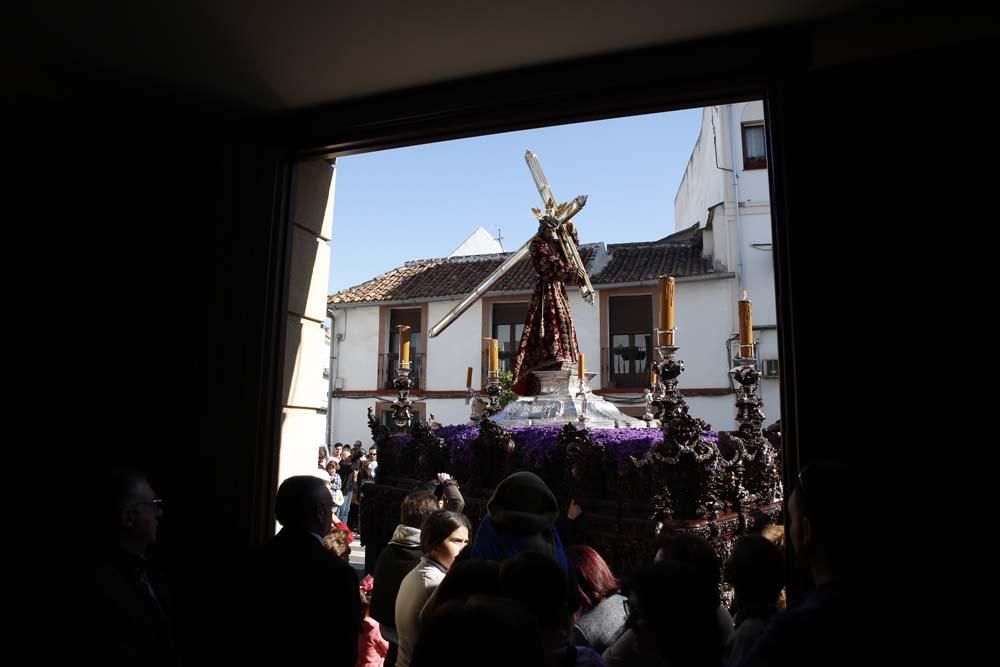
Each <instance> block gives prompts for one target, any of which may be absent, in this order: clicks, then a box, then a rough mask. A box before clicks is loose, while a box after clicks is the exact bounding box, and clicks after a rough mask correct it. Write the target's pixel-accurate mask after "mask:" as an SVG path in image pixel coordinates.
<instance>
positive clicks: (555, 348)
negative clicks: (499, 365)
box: [513, 229, 580, 396]
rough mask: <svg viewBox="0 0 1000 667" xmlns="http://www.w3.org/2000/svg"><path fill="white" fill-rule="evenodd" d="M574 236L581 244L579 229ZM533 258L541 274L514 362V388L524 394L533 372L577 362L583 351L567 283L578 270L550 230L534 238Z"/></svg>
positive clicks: (530, 383) (529, 389) (528, 391)
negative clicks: (570, 306) (570, 304)
mask: <svg viewBox="0 0 1000 667" xmlns="http://www.w3.org/2000/svg"><path fill="white" fill-rule="evenodd" d="M572 235H573V242H574V243H576V244H577V245H579V244H580V240H579V237H578V236H577V233H576V229H573V230H572ZM546 237H548V238H546ZM531 261H532V263H533V264H534V266H535V271H536V272H537V273H538V283H537V284H536V285H535V292H534V294H532V296H531V304H530V305H529V306H528V319H527V321H526V322H525V323H524V332H523V333H522V334H521V344H520V345H519V346H518V349H517V359H516V360H515V361H514V386H513V389H514V392H515V393H516V394H519V395H521V396H526V395H529V394H531V393H533V388H532V381H531V380H532V379H531V373H532V371H535V370H540V369H542V368H545V367H546V366H550V365H554V364H558V363H560V362H574V361H576V360H577V357H578V355H579V354H580V345H579V343H578V342H577V340H576V329H575V328H574V327H573V316H572V314H571V313H570V310H569V300H568V299H567V298H566V286H565V284H564V283H566V282H570V283H572V284H574V285H575V284H576V283H577V274H576V270H575V269H574V267H573V265H572V264H570V263H569V262H567V261H566V260H565V259H563V257H562V254H561V252H560V250H559V242H558V241H557V240H555V239H553V238H551V234H550V233H549V232H547V231H546V232H545V236H542V233H539V234H536V235H535V238H534V239H532V241H531Z"/></svg>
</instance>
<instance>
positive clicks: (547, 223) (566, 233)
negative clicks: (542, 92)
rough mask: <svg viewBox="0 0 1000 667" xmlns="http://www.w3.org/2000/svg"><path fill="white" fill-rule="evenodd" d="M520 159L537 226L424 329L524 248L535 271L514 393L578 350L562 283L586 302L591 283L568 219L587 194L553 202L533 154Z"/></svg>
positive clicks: (473, 296) (448, 319)
mask: <svg viewBox="0 0 1000 667" xmlns="http://www.w3.org/2000/svg"><path fill="white" fill-rule="evenodd" d="M524 159H525V161H526V162H527V163H528V169H530V170H531V176H532V178H533V179H534V180H535V186H536V187H537V188H538V194H539V195H540V196H541V197H542V203H543V204H544V206H545V208H544V211H543V210H542V209H537V208H533V209H531V211H532V213H534V214H535V217H536V218H538V232H537V233H536V234H535V235H534V236H533V237H532V238H531V239H530V240H529V241H528V242H527V243H525V244H524V245H523V246H521V248H519V249H518V250H517V252H514V253H512V254H511V255H510V256H509V257H508V258H507V259H506V260H505V261H504V262H503V263H502V264H500V266H498V267H497V268H496V269H494V270H493V272H492V273H490V275H488V276H487V277H486V278H485V279H484V280H483V281H482V282H481V283H480V284H479V285H478V286H477V287H476V288H475V289H474V290H473V291H472V292H471V293H470V294H469V295H468V296H466V297H465V298H464V299H463V300H462V301H460V302H459V303H458V304H457V305H456V306H455V307H454V308H452V309H451V310H450V311H449V312H448V313H447V314H446V315H445V316H444V317H443V318H441V321H440V322H438V323H437V324H435V325H434V326H433V327H431V328H430V331H429V332H428V333H429V335H430V337H431V338H433V337H435V336H437V335H438V334H440V333H441V332H442V331H444V330H445V329H446V328H447V327H448V325H450V324H451V323H452V322H454V321H455V320H456V319H457V318H458V317H459V316H460V315H461V314H462V313H464V312H465V311H466V310H467V309H468V308H469V306H471V305H472V304H473V303H474V302H475V301H476V300H477V299H479V298H480V297H481V296H482V295H483V294H484V293H485V292H486V290H487V289H489V288H490V287H491V286H492V285H493V284H494V283H496V281H497V280H499V279H500V277H501V276H503V275H504V274H505V273H506V272H507V271H508V270H510V269H511V268H512V267H513V266H514V265H516V264H517V263H518V262H520V261H521V260H522V259H524V258H525V257H526V256H528V255H529V254H530V255H531V261H532V263H533V264H534V267H535V271H536V272H537V273H538V284H537V285H536V286H535V292H534V295H533V296H532V298H531V305H530V306H529V308H528V319H527V322H525V324H524V333H523V334H522V335H521V343H520V345H519V346H518V351H517V358H516V361H515V362H514V386H513V390H514V393H516V394H519V395H521V396H530V395H533V394H536V393H538V391H537V387H535V386H534V384H535V383H534V382H533V378H532V373H533V372H534V371H540V370H546V369H558V368H563V365H564V364H567V365H572V364H576V363H577V358H578V356H579V354H580V345H579V343H578V342H577V339H576V330H575V329H574V327H573V316H572V314H571V313H570V308H569V300H568V299H567V297H566V283H570V284H572V285H578V286H579V287H580V292H581V294H582V296H583V298H584V300H586V301H587V302H589V303H593V302H594V288H593V286H592V285H591V284H590V277H589V276H588V275H587V270H586V268H585V267H584V264H583V260H582V259H581V258H580V251H579V250H578V246H579V245H580V239H579V237H578V236H577V233H576V229H575V228H574V227H573V222H572V218H573V216H575V215H576V214H577V213H579V212H580V211H581V210H582V209H583V207H584V205H586V203H587V196H586V195H580V196H579V197H576V198H575V199H571V200H570V201H568V202H564V203H562V204H558V205H557V204H556V200H555V197H554V196H553V195H552V189H551V188H550V187H549V183H548V181H547V180H546V179H545V174H544V173H542V166H541V165H540V164H539V163H538V158H537V157H536V156H535V154H534V153H532V152H531V151H527V152H526V153H525V156H524Z"/></svg>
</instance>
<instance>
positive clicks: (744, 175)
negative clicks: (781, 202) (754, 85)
mask: <svg viewBox="0 0 1000 667" xmlns="http://www.w3.org/2000/svg"><path fill="white" fill-rule="evenodd" d="M732 106H733V137H734V138H735V140H736V142H735V148H736V170H737V171H738V172H739V178H740V201H741V202H743V203H746V202H747V201H748V200H749V201H750V203H754V204H760V203H766V202H769V201H770V200H771V193H770V189H769V187H768V183H767V169H750V170H749V171H745V170H744V169H743V134H742V132H743V123H751V122H755V121H763V120H764V103H763V102H761V101H759V100H758V101H756V102H743V103H740V104H734V105H732Z"/></svg>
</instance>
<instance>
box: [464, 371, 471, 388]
mask: <svg viewBox="0 0 1000 667" xmlns="http://www.w3.org/2000/svg"><path fill="white" fill-rule="evenodd" d="M471 387H472V366H469V367H468V368H466V369H465V388H466V389H470V388H471Z"/></svg>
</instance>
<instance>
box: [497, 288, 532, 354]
mask: <svg viewBox="0 0 1000 667" xmlns="http://www.w3.org/2000/svg"><path fill="white" fill-rule="evenodd" d="M527 319H528V304H527V303H525V302H522V303H498V304H494V306H493V336H492V337H493V338H496V339H497V340H498V341H500V370H502V371H512V370H514V359H515V358H516V357H517V348H518V346H519V345H520V344H521V334H522V333H523V332H524V323H525V321H526V320H527Z"/></svg>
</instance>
